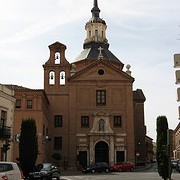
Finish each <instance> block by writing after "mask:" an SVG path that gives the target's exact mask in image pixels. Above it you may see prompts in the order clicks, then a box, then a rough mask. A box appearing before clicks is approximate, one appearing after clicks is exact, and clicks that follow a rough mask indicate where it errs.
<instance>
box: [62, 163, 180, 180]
mask: <svg viewBox="0 0 180 180" xmlns="http://www.w3.org/2000/svg"><path fill="white" fill-rule="evenodd" d="M92 179H93V180H119V179H123V180H162V178H161V177H160V176H159V174H158V172H157V169H156V165H155V164H154V165H152V166H151V167H149V168H147V169H146V168H145V169H139V170H136V171H135V172H110V173H95V174H91V173H89V174H82V173H81V172H80V171H77V172H64V173H62V176H61V180H92ZM171 179H172V180H179V179H180V173H178V172H176V171H175V170H174V171H173V173H172V176H171Z"/></svg>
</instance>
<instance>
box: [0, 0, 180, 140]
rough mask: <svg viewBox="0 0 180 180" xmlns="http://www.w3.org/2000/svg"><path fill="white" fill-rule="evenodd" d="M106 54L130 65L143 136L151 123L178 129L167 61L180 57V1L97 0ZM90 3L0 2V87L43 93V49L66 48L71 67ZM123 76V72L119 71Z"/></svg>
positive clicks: (172, 71)
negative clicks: (162, 120)
mask: <svg viewBox="0 0 180 180" xmlns="http://www.w3.org/2000/svg"><path fill="white" fill-rule="evenodd" d="M98 6H99V8H100V10H101V12H100V17H101V18H103V19H104V20H105V21H106V24H107V32H106V37H107V39H108V42H109V44H110V47H109V50H110V51H111V52H112V53H113V54H114V55H115V56H116V57H118V58H119V59H120V60H121V62H123V63H124V67H126V65H127V64H130V65H131V69H130V70H131V71H132V76H133V77H134V78H135V82H134V84H133V90H136V89H142V90H143V92H144V95H145V96H146V102H145V105H144V108H145V125H146V127H147V135H148V136H149V137H151V138H153V140H154V141H156V119H157V117H158V116H161V115H163V116H166V117H167V119H168V124H169V128H170V129H175V127H176V126H177V125H178V123H179V112H178V106H179V103H178V102H177V88H178V85H176V84H175V71H176V70H177V69H175V68H174V59H173V55H174V54H176V53H180V0H98ZM92 7H93V0H6V1H4V0H0V83H1V84H16V85H19V86H24V87H27V88H32V89H43V86H44V81H43V67H42V65H43V64H44V63H45V62H46V61H47V60H48V59H49V49H48V46H49V45H51V44H53V43H54V42H56V41H59V42H61V43H63V44H65V45H66V46H67V50H66V59H67V60H68V61H69V62H70V63H71V62H73V60H74V59H75V58H76V57H77V56H78V55H79V54H80V53H81V51H82V50H83V43H84V40H85V37H86V31H85V24H86V22H87V21H89V19H90V18H91V9H92ZM123 70H124V71H126V68H124V69H123Z"/></svg>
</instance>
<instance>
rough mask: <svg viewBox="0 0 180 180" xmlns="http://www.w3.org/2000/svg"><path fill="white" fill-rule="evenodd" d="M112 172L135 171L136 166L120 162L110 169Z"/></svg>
mask: <svg viewBox="0 0 180 180" xmlns="http://www.w3.org/2000/svg"><path fill="white" fill-rule="evenodd" d="M110 170H111V171H119V172H121V171H133V170H134V164H133V163H131V162H120V163H117V164H115V165H113V166H111V167H110Z"/></svg>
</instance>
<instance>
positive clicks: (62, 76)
mask: <svg viewBox="0 0 180 180" xmlns="http://www.w3.org/2000/svg"><path fill="white" fill-rule="evenodd" d="M59 79H60V85H65V82H66V76H65V72H64V71H61V72H60V74H59Z"/></svg>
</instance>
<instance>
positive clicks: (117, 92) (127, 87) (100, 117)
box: [14, 0, 146, 167]
mask: <svg viewBox="0 0 180 180" xmlns="http://www.w3.org/2000/svg"><path fill="white" fill-rule="evenodd" d="M91 13H92V17H91V18H90V20H89V21H88V22H87V23H86V25H85V30H86V38H85V40H84V44H83V51H82V52H81V53H80V55H79V56H78V57H77V58H76V59H75V60H74V61H73V62H71V63H70V62H69V61H68V60H67V59H66V54H65V51H66V45H64V44H62V43H60V42H55V43H53V44H52V45H50V46H49V50H50V57H49V59H48V60H47V61H46V62H45V63H44V65H43V69H44V89H43V90H32V89H31V90H30V89H25V88H20V89H19V90H18V88H16V89H14V91H15V96H16V95H18V98H16V99H18V100H21V98H25V96H23V94H26V96H27V97H28V98H27V99H26V101H23V102H29V103H31V105H32V106H31V111H29V109H28V111H27V110H26V109H24V110H23V111H20V108H18V109H15V121H18V120H19V118H20V117H22V118H26V117H28V116H30V115H31V116H32V115H33V113H32V110H33V108H38V107H40V105H41V106H42V104H43V106H42V107H44V108H42V107H41V108H40V109H41V110H39V109H36V110H35V109H34V111H35V112H36V111H37V112H36V113H34V115H37V116H36V117H37V118H36V117H35V120H36V121H37V125H38V131H41V133H39V134H40V135H41V139H40V141H41V142H40V141H38V142H39V143H40V144H41V146H39V147H40V148H42V149H40V150H39V151H40V152H43V153H44V156H42V158H41V161H52V154H53V153H60V154H61V157H62V164H64V163H66V165H67V166H68V167H76V166H79V165H80V166H86V165H88V164H90V163H93V162H107V163H108V164H109V165H112V164H115V163H117V162H120V161H131V162H133V163H136V165H137V164H144V163H145V161H146V150H145V148H146V147H145V136H146V128H145V125H144V102H145V96H144V94H143V91H142V90H141V89H137V90H133V82H134V80H135V79H134V78H133V77H132V76H131V71H130V65H127V66H126V67H125V68H126V70H125V71H124V70H123V68H124V64H123V62H121V61H120V60H119V59H118V58H117V57H116V56H115V55H114V54H113V53H112V52H111V51H110V50H109V43H108V40H107V37H106V28H107V24H106V22H105V21H104V20H103V19H102V18H100V9H99V7H98V1H97V0H94V4H93V8H92V9H91ZM18 91H19V93H18ZM33 92H35V93H34V95H33ZM16 102H17V103H20V102H19V101H16ZM37 103H38V104H37ZM16 105H17V104H16ZM16 107H17V106H16ZM22 113H24V115H23V116H20V114H22ZM38 113H39V114H38ZM17 117H18V118H17ZM38 121H39V122H38ZM18 131H19V132H20V126H19V129H16V130H15V131H14V133H15V134H14V135H17V134H18ZM43 136H44V138H42V137H43ZM47 138H48V139H50V140H48V141H46V139H47ZM47 147H48V149H47ZM43 153H42V154H43ZM15 156H18V155H17V154H16V155H15ZM14 158H16V157H14ZM63 162H64V163H63Z"/></svg>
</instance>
